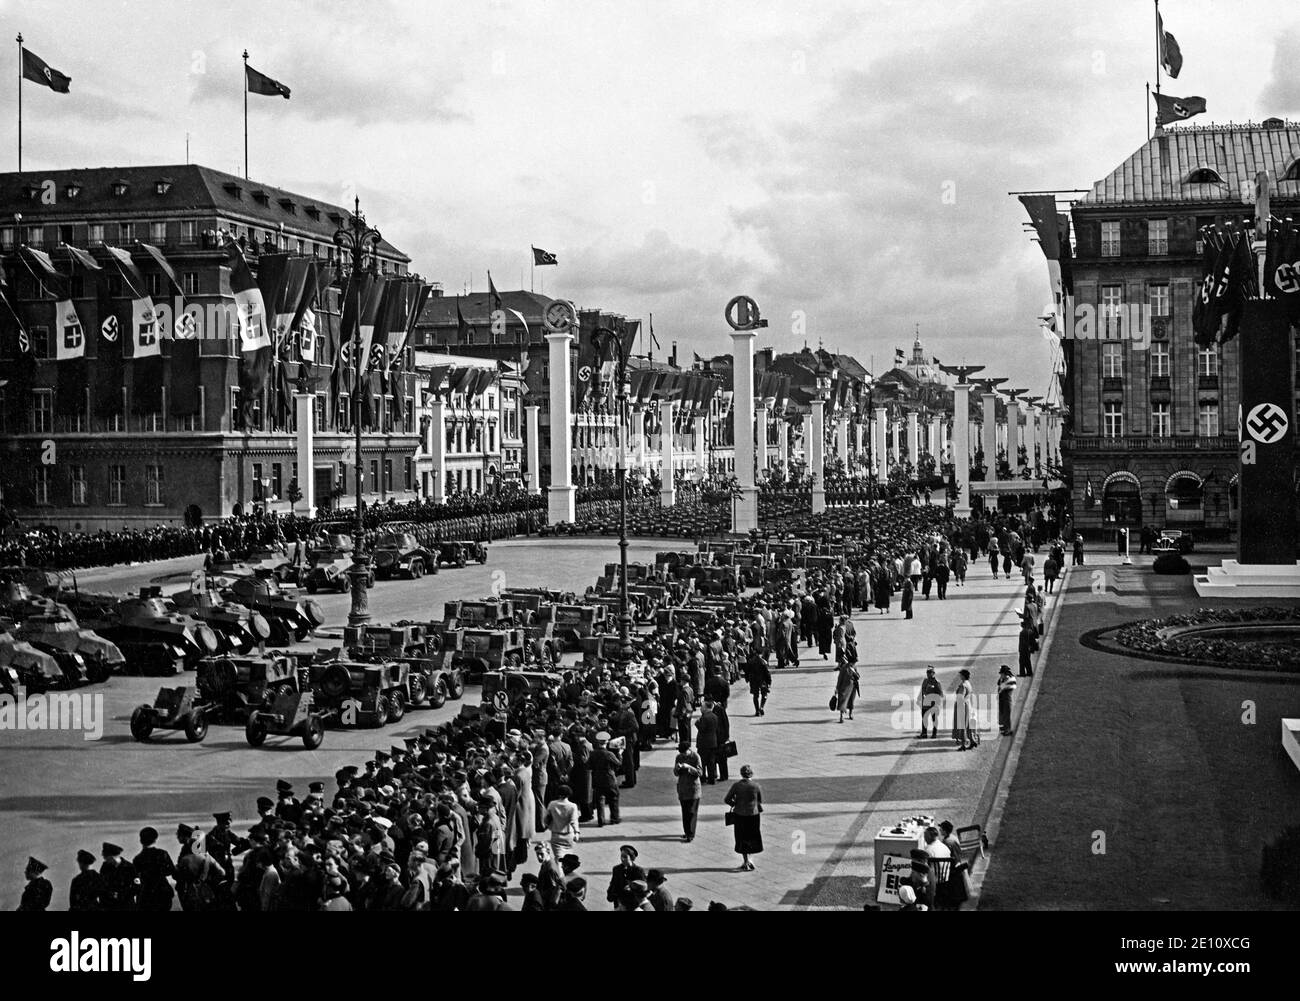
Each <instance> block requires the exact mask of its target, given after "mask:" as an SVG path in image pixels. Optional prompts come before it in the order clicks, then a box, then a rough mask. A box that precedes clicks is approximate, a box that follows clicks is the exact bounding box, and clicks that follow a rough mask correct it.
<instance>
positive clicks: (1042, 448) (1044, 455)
mask: <svg viewBox="0 0 1300 1001" xmlns="http://www.w3.org/2000/svg"><path fill="white" fill-rule="evenodd" d="M1050 420H1051V417H1050V416H1048V413H1047V411H1046V410H1043V409H1041V408H1040V409H1039V411H1038V426H1037V431H1038V454H1039V456H1040V458H1039V460H1038V463H1039V472H1040V474H1041V475H1043V476H1046V475H1047V460H1048V448H1049V447H1050V446H1049V445H1048V443H1047V434H1048V430H1047V429H1048V427H1049V426H1050V425H1049V423H1048V422H1049V421H1050Z"/></svg>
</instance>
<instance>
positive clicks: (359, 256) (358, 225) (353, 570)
mask: <svg viewBox="0 0 1300 1001" xmlns="http://www.w3.org/2000/svg"><path fill="white" fill-rule="evenodd" d="M382 239H383V237H382V236H381V235H380V233H379V230H377V229H375V228H374V227H373V226H367V225H366V217H365V216H363V215H362V214H361V199H360V198H357V199H356V200H355V202H354V210H353V213H352V217H351V218H350V219H349V220H348V221H347V223H346V224H345V225H343V226H340V227H339V228H338V229H337V230H335V232H334V245H335V246H336V247H338V248H339V260H340V261H342V260H344V255H345V254H346V255H348V256H350V257H351V271H350V273H349V277H352V278H354V279H355V278H359V276H360V275H361V274H362V273H363V272H364V271H365V270H366V269H367V268H369V269H371V270H372V271H373V270H374V268H375V258H374V251H375V248H376V247H377V246H378V245H379V241H380V240H382ZM367 259H368V260H367ZM352 284H353V286H354V287H355V288H356V290H357V311H356V318H357V343H356V344H354V345H353V348H352V425H353V431H354V432H355V434H356V439H355V442H354V447H355V448H356V453H357V454H356V464H357V465H356V481H357V510H356V530H355V535H356V538H355V539H354V540H353V543H352V566H351V567H350V568H349V569H348V577H349V579H350V580H351V583H352V608H351V609H350V610H349V611H348V625H350V626H360V625H364V624H365V623H367V622H369V621H370V604H369V598H368V596H367V594H366V583H367V581H368V580H369V578H370V557H369V556H368V555H367V554H366V552H365V525H364V524H363V523H362V520H361V470H362V468H363V467H362V463H361V283H360V282H359V281H356V280H354V281H353V283H352ZM346 287H347V286H346V285H345V286H344V288H345V289H346ZM346 333H347V335H348V338H349V340H350V339H351V337H352V334H351V332H350V331H347V332H346Z"/></svg>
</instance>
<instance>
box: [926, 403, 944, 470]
mask: <svg viewBox="0 0 1300 1001" xmlns="http://www.w3.org/2000/svg"><path fill="white" fill-rule="evenodd" d="M925 436H926V445H925V450H926V451H927V452H929V453H930V455H932V456H934V471H935V473H936V474H937V473H938V472H939V466H940V465H941V464H942V463H943V442H942V438H943V418H942V417H931V418H930V420H929V422H928V423H927V424H926V427H925Z"/></svg>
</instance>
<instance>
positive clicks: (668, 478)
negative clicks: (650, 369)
mask: <svg viewBox="0 0 1300 1001" xmlns="http://www.w3.org/2000/svg"><path fill="white" fill-rule="evenodd" d="M674 406H675V404H674V402H673V401H672V400H663V401H662V402H661V403H660V404H659V448H660V453H659V503H660V505H661V506H663V507H672V506H673V505H674V504H676V503H677V482H676V478H675V469H674V467H673V443H674V435H673V407H674Z"/></svg>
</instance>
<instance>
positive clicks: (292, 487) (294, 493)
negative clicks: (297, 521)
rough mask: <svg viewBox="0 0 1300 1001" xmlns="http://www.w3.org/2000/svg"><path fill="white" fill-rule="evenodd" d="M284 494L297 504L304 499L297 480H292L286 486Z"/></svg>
mask: <svg viewBox="0 0 1300 1001" xmlns="http://www.w3.org/2000/svg"><path fill="white" fill-rule="evenodd" d="M284 496H285V497H286V498H287V499H288V501H289V503H290V504H297V503H298V502H299V501H300V500H302V490H301V489H300V488H299V487H298V481H297V480H290V481H289V485H288V486H287V487H286V488H285V491H284Z"/></svg>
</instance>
